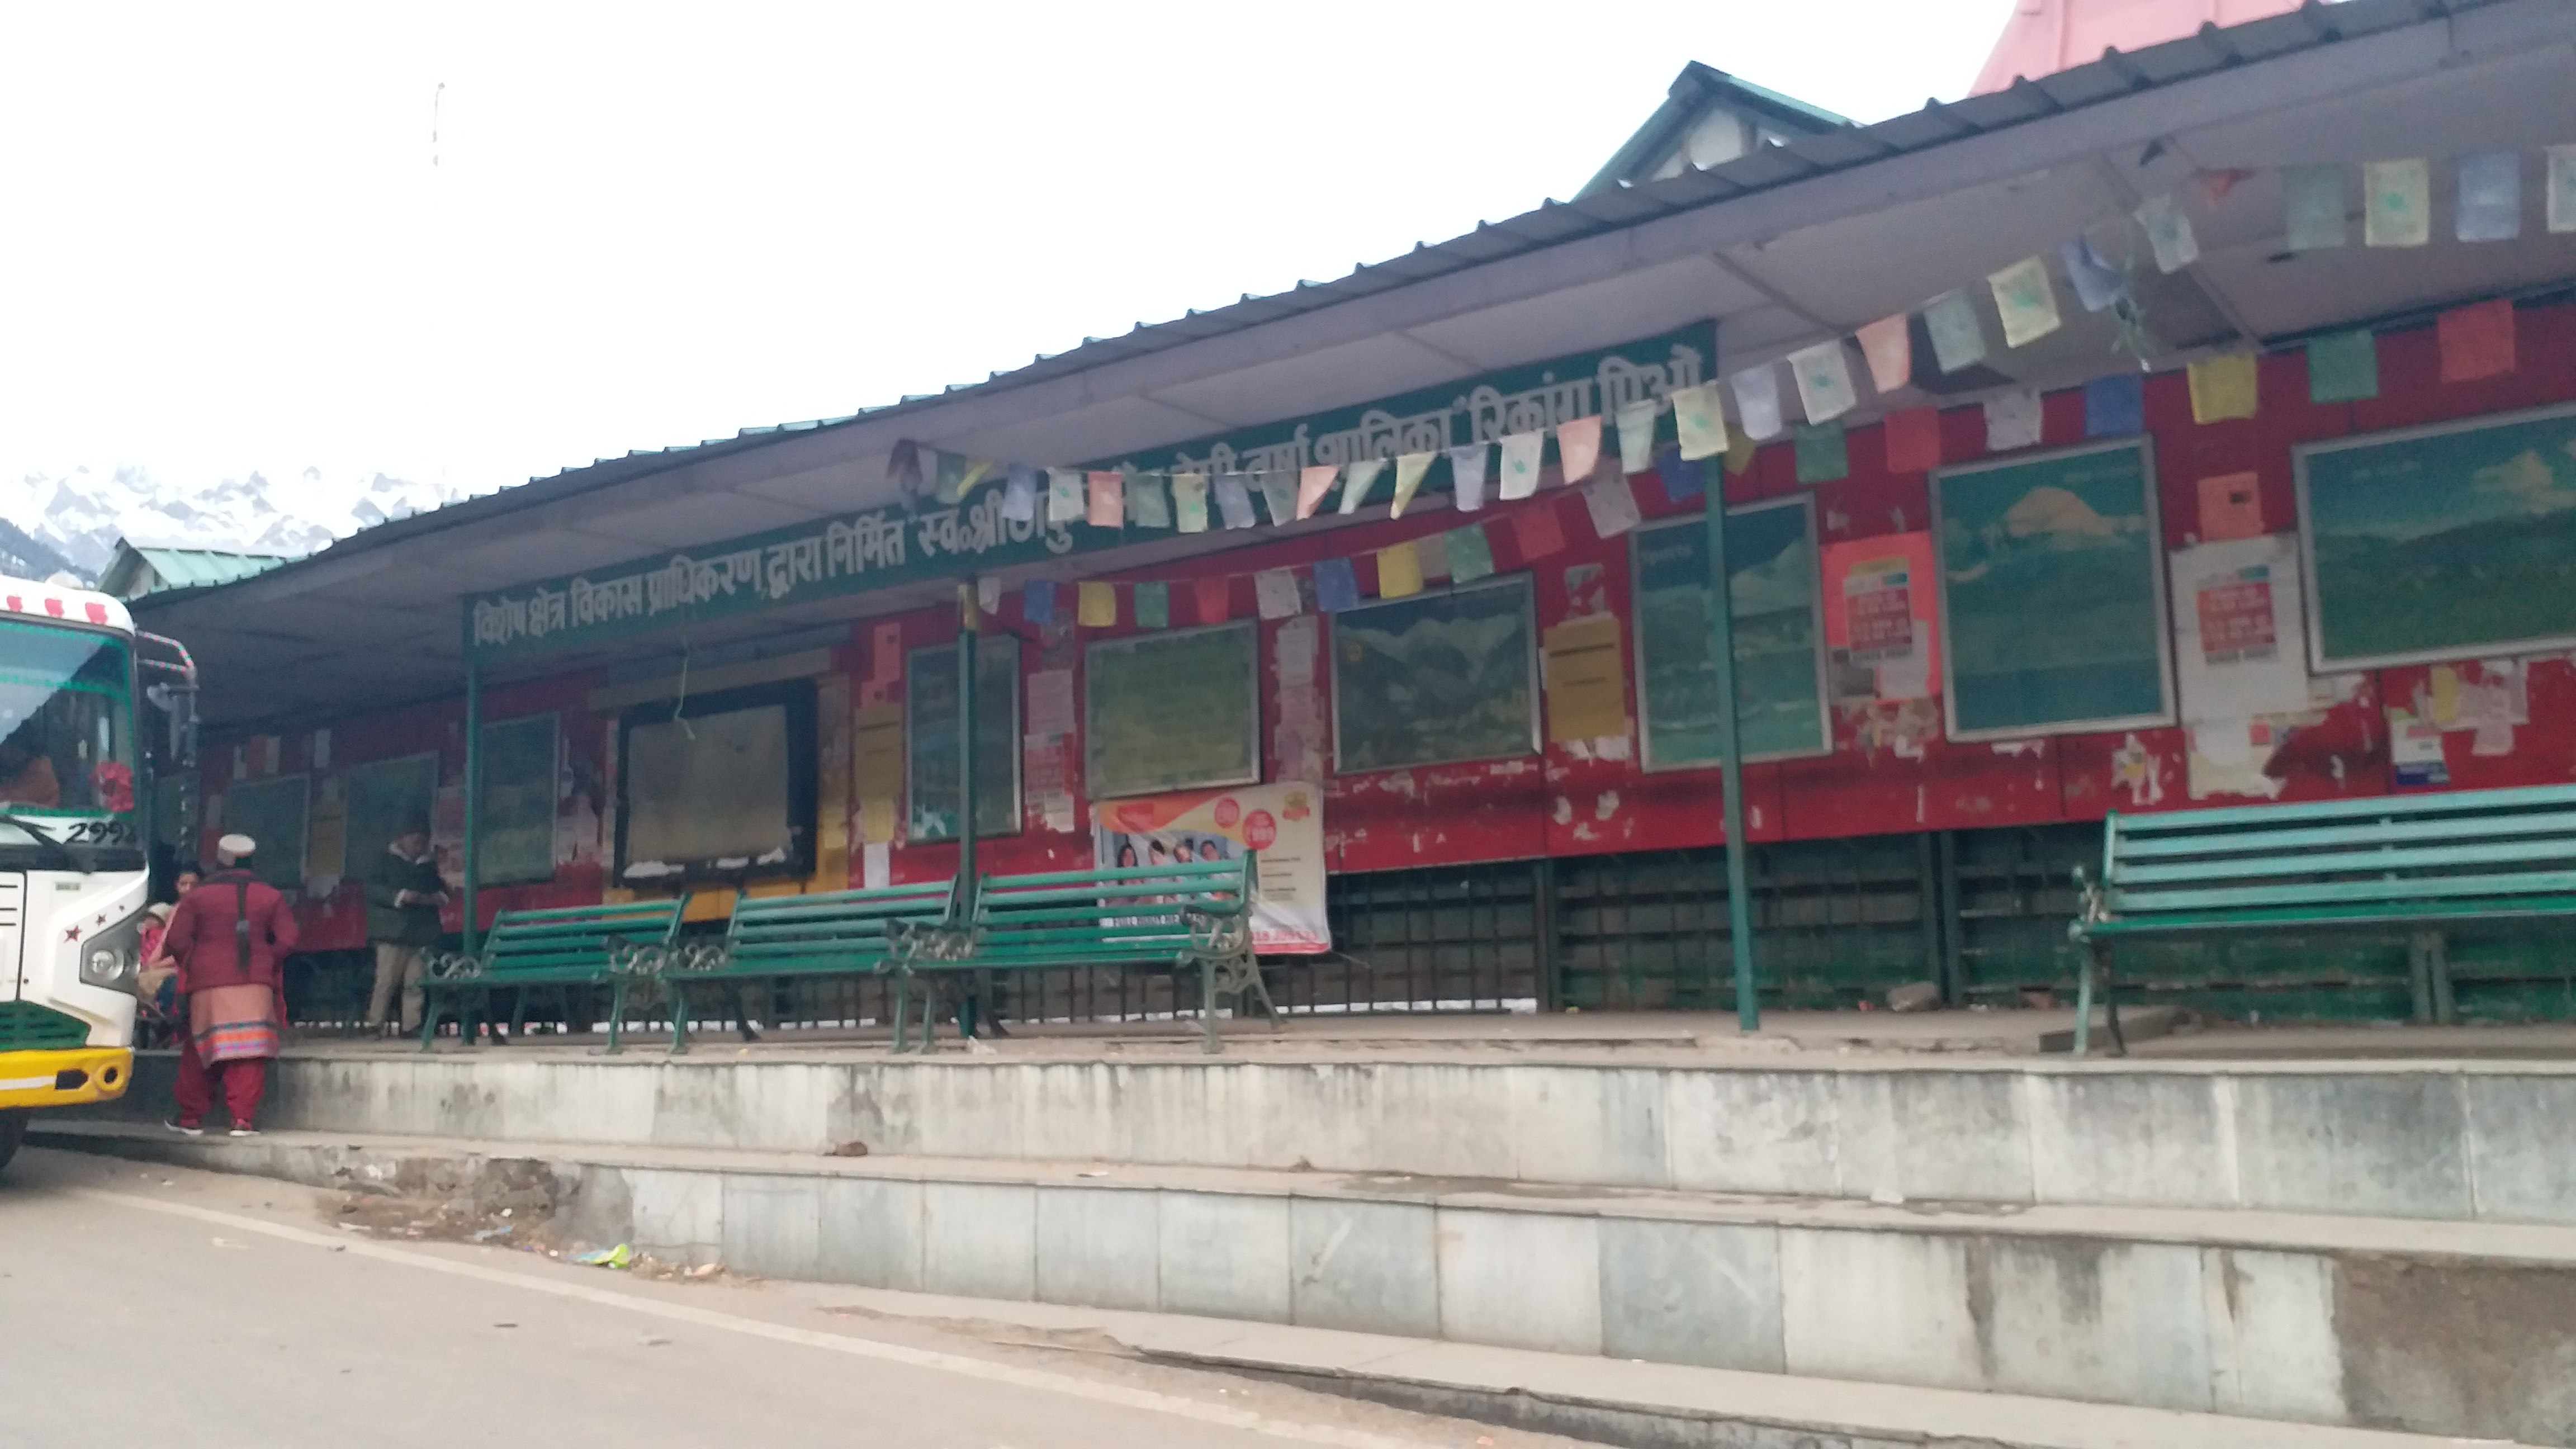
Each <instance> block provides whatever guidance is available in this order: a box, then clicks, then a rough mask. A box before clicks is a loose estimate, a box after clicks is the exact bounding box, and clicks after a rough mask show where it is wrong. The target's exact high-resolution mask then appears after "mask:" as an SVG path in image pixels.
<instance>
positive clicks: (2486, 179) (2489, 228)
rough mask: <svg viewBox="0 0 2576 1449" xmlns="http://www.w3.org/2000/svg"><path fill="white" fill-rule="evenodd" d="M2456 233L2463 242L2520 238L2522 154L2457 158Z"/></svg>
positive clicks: (2479, 155)
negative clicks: (2458, 197)
mask: <svg viewBox="0 0 2576 1449" xmlns="http://www.w3.org/2000/svg"><path fill="white" fill-rule="evenodd" d="M2458 231H2459V237H2460V240H2462V241H2464V242H2485V241H2511V240H2512V239H2513V238H2515V237H2518V236H2520V235H2522V153H2520V152H2518V151H2480V152H2478V153H2477V154H2475V155H2472V156H2463V157H2461V158H2460V200H2459V217H2458Z"/></svg>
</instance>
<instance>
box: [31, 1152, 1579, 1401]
mask: <svg viewBox="0 0 2576 1449" xmlns="http://www.w3.org/2000/svg"><path fill="white" fill-rule="evenodd" d="M340 1201H341V1200H340V1197H339V1195H338V1194H331V1193H320V1192H313V1191H309V1190H306V1189H302V1188H297V1187H293V1186H290V1185H287V1184H283V1183H276V1182H269V1181H264V1180H261V1179H256V1178H244V1177H229V1176H220V1175H214V1174H206V1173H193V1172H187V1171H183V1170H179V1169H172V1168H160V1167H147V1166H141V1165H138V1164H135V1163H132V1162H123V1161H118V1160H114V1159H108V1158H92V1157H86V1156H80V1155H77V1154H70V1153H62V1152H48V1151H43V1150H38V1149H32V1148H31V1149H28V1150H27V1151H25V1152H22V1153H21V1154H20V1155H19V1158H18V1160H17V1162H16V1163H15V1164H14V1165H12V1166H11V1167H10V1168H9V1169H8V1171H7V1172H6V1173H5V1174H0V1444H6V1445H10V1446H16V1445H26V1446H30V1449H40V1446H41V1449H53V1446H65V1449H68V1446H74V1445H90V1444H184V1445H188V1446H191V1449H305V1446H314V1449H321V1446H329V1449H346V1446H349V1445H356V1444H363V1445H367V1446H369V1449H401V1446H411V1445H419V1446H423V1449H429V1446H439V1449H451V1446H458V1445H493V1446H513V1449H516V1446H540V1445H542V1446H548V1449H571V1446H588V1445H599V1444H614V1445H618V1446H633V1449H659V1446H666V1445H667V1446H679V1445H691V1446H697V1445H727V1446H730V1445H738V1444H757V1445H760V1446H762V1449H799V1446H806V1445H814V1446H822V1445H831V1446H866V1449H1039V1446H1044V1449H1166V1446H1168V1449H1183V1446H1188V1449H1236V1446H1242V1449H1250V1446H1256V1445H1258V1446H1265V1449H1277V1446H1279V1445H1282V1444H1330V1445H1342V1446H1348V1449H1399V1446H1453V1445H1454V1446H1460V1449H1477V1446H1483V1445H1492V1446H1495V1449H1538V1446H1562V1445H1565V1444H1567V1443H1568V1442H1569V1441H1565V1440H1558V1439H1550V1438H1545V1437H1542V1436H1538V1435H1529V1434H1520V1433H1514V1432H1511V1431H1507V1430H1502V1429H1495V1428H1488V1427H1485V1426H1480V1425H1474V1424H1467V1423H1461V1422H1456V1421H1451V1420H1443V1419H1436V1418H1430V1417H1425V1416H1421V1415H1415V1414H1408V1413H1404V1412H1400V1411H1397V1410H1392V1409H1386V1408H1381V1407H1379V1406H1376V1405H1370V1404H1362V1403H1356V1402H1351V1401H1346V1400H1342V1399H1338V1398H1333V1397H1329V1396H1325V1395H1319V1394H1312V1393H1307V1392H1304V1391H1301V1390H1296V1389H1290V1388H1285V1387H1280V1386H1277V1385H1271V1384H1263V1383H1255V1382H1252V1381H1248V1380H1242V1379H1237V1378H1233V1377H1230V1376H1227V1375H1221V1374H1208V1373H1198V1372H1193V1371H1190V1370H1185V1369H1176V1368H1169V1367H1165V1366H1162V1365H1157V1364H1148V1363H1142V1362H1138V1361H1135V1360H1133V1359H1131V1358H1127V1357H1123V1356H1120V1355H1116V1354H1112V1353H1106V1352H1101V1351H1098V1349H1097V1346H1084V1345H1079V1344H1069V1345H1065V1346H1060V1347H1059V1346H1052V1345H1050V1346H1028V1345H1026V1344H1024V1343H1019V1344H1014V1343H997V1342H994V1341H991V1340H990V1339H988V1338H986V1337H983V1336H980V1335H978V1334H977V1333H975V1332H974V1331H972V1330H971V1329H960V1330H957V1331H948V1330H943V1329H941V1328H939V1327H936V1326H928V1325H921V1324H914V1323H907V1322H902V1321H896V1320H885V1319H867V1318H858V1317H853V1316H851V1315H848V1314H838V1313H833V1312H831V1311H829V1305H828V1303H826V1302H819V1301H818V1300H817V1297H816V1295H815V1290H811V1289H803V1290H790V1289H788V1288H786V1287H785V1286H784V1285H776V1284H760V1283H736V1282H727V1281H715V1282H703V1283H679V1282H651V1281H644V1280H638V1279H634V1278H631V1277H628V1276H626V1275H621V1274H616V1273H610V1272H606V1271H602V1270H599V1269H585V1268H576V1267H572V1266H570V1265H568V1264H564V1263H560V1262H556V1261H554V1260H551V1259H548V1258H546V1257H544V1256H542V1255H537V1254H528V1253H515V1252H510V1251H506V1250H503V1249H499V1248H493V1247H475V1246H470V1245H464V1244H435V1243H410V1242H393V1241H383V1240H380V1239H378V1238H375V1237H373V1236H369V1235H367V1234H363V1233H356V1232H351V1231H348V1230H346V1229H341V1228H340V1227H339V1226H338V1222H337V1216H338V1209H339V1206H340ZM826 1296H828V1295H826Z"/></svg>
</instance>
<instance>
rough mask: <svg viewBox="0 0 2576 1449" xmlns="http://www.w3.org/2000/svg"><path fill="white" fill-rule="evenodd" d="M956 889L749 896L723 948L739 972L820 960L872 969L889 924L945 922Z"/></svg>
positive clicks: (947, 885) (945, 885)
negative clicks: (770, 964) (760, 965)
mask: <svg viewBox="0 0 2576 1449" xmlns="http://www.w3.org/2000/svg"><path fill="white" fill-rule="evenodd" d="M952 889H953V885H952V883H951V882H949V881H944V880H943V881H926V882H922V883H920V884H916V885H899V886H875V887H871V888H869V889H866V890H855V891H826V892H821V893H818V894H814V895H802V896H759V897H752V896H745V897H743V898H742V899H741V900H739V901H736V902H735V903H734V908H733V923H732V924H731V925H730V926H728V927H726V929H725V945H726V947H727V950H728V953H729V955H730V957H731V960H732V963H733V965H735V966H736V967H745V966H756V965H757V964H758V963H760V962H762V961H782V962H784V961H814V960H818V959H834V960H846V961H848V962H849V963H850V964H852V965H854V966H864V965H872V964H874V963H875V962H878V961H881V960H883V959H884V958H885V955H886V927H887V926H888V925H889V924H890V923H892V922H895V921H918V922H923V923H929V922H934V921H939V920H942V919H944V918H946V917H947V916H948V914H949V910H950V906H949V895H950V892H951V890H952Z"/></svg>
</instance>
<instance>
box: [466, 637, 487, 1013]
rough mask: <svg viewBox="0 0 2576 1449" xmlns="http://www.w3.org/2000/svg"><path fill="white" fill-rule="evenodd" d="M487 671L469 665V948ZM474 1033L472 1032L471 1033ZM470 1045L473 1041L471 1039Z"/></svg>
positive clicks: (479, 841) (470, 944) (478, 867)
mask: <svg viewBox="0 0 2576 1449" xmlns="http://www.w3.org/2000/svg"><path fill="white" fill-rule="evenodd" d="M482 823H483V671H482V670H481V669H480V668H477V667H476V666H475V665H473V664H470V663H469V664H467V665H466V666H465V949H466V950H467V951H468V952H471V951H473V949H474V946H475V940H476V938H477V937H478V936H480V935H481V934H482V932H481V931H480V930H478V929H477V920H476V917H475V914H474V878H475V877H476V876H477V875H480V874H481V873H482V864H483V856H482V851H483V832H482V830H481V829H480V828H479V827H480V826H481V825H482ZM468 1035H469V1036H470V1035H471V1033H470V1032H469V1033H468ZM466 1045H468V1046H471V1045H473V1043H472V1042H471V1041H468V1042H467V1043H466Z"/></svg>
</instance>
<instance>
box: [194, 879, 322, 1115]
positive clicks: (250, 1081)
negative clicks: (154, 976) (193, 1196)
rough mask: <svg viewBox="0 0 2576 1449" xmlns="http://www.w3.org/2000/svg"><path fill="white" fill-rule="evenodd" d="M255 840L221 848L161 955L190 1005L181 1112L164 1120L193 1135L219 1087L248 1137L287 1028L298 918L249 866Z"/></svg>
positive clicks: (211, 1107)
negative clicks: (289, 966) (290, 959)
mask: <svg viewBox="0 0 2576 1449" xmlns="http://www.w3.org/2000/svg"><path fill="white" fill-rule="evenodd" d="M257 848H258V843H257V842H256V841H254V840H252V839H251V838H250V837H249V836H247V835H227V836H225V837H224V838H223V839H222V840H220V841H217V842H216V843H215V864H216V867H217V869H216V871H215V873H214V874H212V875H210V876H207V877H206V878H205V879H204V880H202V881H199V882H198V883H197V886H196V888H195V889H193V890H191V891H189V892H188V894H187V898H186V899H184V900H182V901H180V902H179V908H178V909H177V910H176V911H173V912H171V914H170V930H169V932H168V934H167V935H165V936H163V937H162V951H163V952H164V953H165V954H166V955H168V956H169V957H170V959H172V960H173V961H176V962H177V963H178V968H179V982H178V985H179V996H180V999H181V1000H183V1001H185V1002H187V1004H188V1005H187V1010H186V1011H185V1012H184V1013H183V1021H182V1025H181V1030H180V1033H179V1084H178V1087H177V1090H176V1093H175V1095H176V1096H177V1098H178V1102H179V1115H178V1116H177V1117H175V1118H173V1119H172V1120H171V1121H170V1123H169V1124H168V1125H169V1127H170V1129H171V1130H172V1131H174V1132H179V1133H182V1134H185V1135H186V1136H190V1137H195V1136H197V1135H199V1134H201V1133H202V1132H203V1131H204V1130H205V1126H204V1124H205V1120H206V1113H207V1112H209V1111H211V1110H212V1109H213V1108H214V1105H215V1088H216V1087H217V1086H218V1085H220V1086H221V1087H222V1089H223V1094H224V1105H225V1107H226V1108H227V1109H228V1110H229V1111H230V1112H231V1113H232V1119H233V1128H232V1135H233V1136H235V1137H251V1136H255V1135H257V1134H258V1131H259V1129H258V1128H257V1127H256V1126H254V1125H253V1123H254V1122H255V1121H256V1119H257V1117H258V1115H259V1102H260V1098H261V1097H263V1096H265V1095H267V1092H268V1062H269V1059H270V1058H271V1057H274V1056H276V1055H277V1050H278V1046H279V1043H280V1042H281V1041H282V1040H283V1037H284V1033H285V1027H286V1000H285V996H286V993H285V986H284V983H285V979H286V978H285V975H284V971H285V961H286V953H287V952H289V951H292V950H294V949H295V913H294V912H293V911H292V910H291V909H289V908H288V906H287V903H286V897H285V896H283V895H280V894H279V893H278V891H277V889H276V888H275V887H274V886H270V885H268V884H266V883H265V882H263V881H261V880H260V879H259V878H258V877H257V876H256V875H254V874H253V873H252V870H251V856H252V852H253V851H255V850H256V849H257Z"/></svg>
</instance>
